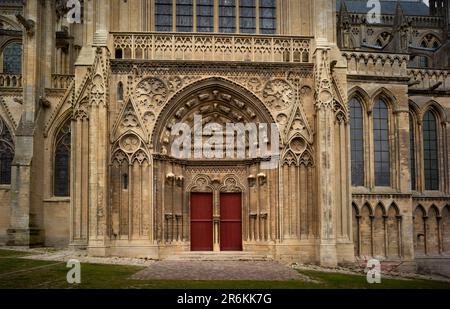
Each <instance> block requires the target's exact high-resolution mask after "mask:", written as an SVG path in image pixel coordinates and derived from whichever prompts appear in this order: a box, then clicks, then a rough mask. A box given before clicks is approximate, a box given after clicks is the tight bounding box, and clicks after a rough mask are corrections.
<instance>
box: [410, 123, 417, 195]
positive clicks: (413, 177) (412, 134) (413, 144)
mask: <svg viewBox="0 0 450 309" xmlns="http://www.w3.org/2000/svg"><path fill="white" fill-rule="evenodd" d="M415 136H416V135H415V126H414V118H413V116H412V115H411V114H409V168H410V171H411V190H416V140H415Z"/></svg>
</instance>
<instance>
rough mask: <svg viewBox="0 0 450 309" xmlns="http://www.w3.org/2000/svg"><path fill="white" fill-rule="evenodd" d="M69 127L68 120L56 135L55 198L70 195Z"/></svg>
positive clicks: (69, 122)
mask: <svg viewBox="0 0 450 309" xmlns="http://www.w3.org/2000/svg"><path fill="white" fill-rule="evenodd" d="M70 125H71V121H70V119H69V120H67V121H66V122H65V123H64V125H63V126H62V127H61V129H60V130H59V131H58V134H57V135H56V143H55V156H54V164H55V165H54V177H53V182H54V186H53V190H54V195H55V196H69V195H70V145H71V134H70Z"/></svg>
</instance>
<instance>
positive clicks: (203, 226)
mask: <svg viewBox="0 0 450 309" xmlns="http://www.w3.org/2000/svg"><path fill="white" fill-rule="evenodd" d="M191 250H192V251H212V250H213V196H212V194H211V193H191Z"/></svg>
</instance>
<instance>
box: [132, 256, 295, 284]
mask: <svg viewBox="0 0 450 309" xmlns="http://www.w3.org/2000/svg"><path fill="white" fill-rule="evenodd" d="M132 279H137V280H249V281H259V280H261V281H287V280H302V279H303V278H302V276H301V275H300V274H299V273H298V272H297V271H296V270H294V269H292V268H290V267H288V266H284V265H282V264H280V263H277V262H273V261H269V262H265V261H262V262H253V261H251V262H250V261H159V262H155V263H153V264H152V265H150V266H149V267H148V268H146V269H144V270H142V271H140V272H138V273H136V274H135V275H133V276H132Z"/></svg>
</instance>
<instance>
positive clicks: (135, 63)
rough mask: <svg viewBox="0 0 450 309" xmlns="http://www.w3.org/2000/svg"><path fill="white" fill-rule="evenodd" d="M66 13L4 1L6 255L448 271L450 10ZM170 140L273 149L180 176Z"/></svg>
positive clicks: (156, 6) (1, 181)
mask: <svg viewBox="0 0 450 309" xmlns="http://www.w3.org/2000/svg"><path fill="white" fill-rule="evenodd" d="M72 2H74V4H73V3H72ZM72 2H70V3H69V4H70V5H71V6H69V7H68V6H67V4H68V1H53V0H43V1H27V2H26V3H25V4H23V3H22V1H14V0H4V1H0V7H1V12H2V13H1V15H0V32H1V37H0V60H1V61H0V244H5V245H9V246H43V245H45V246H56V247H69V248H73V249H74V250H87V251H88V253H89V254H90V255H95V256H129V257H148V258H154V259H165V258H170V257H173V256H177V255H182V254H186V253H189V252H194V253H199V252H200V253H201V252H215V254H217V255H220V254H224V253H226V252H232V253H235V254H238V252H242V253H245V254H247V255H249V256H252V255H254V256H258V255H265V256H267V257H270V258H274V259H277V260H284V261H294V262H303V263H318V264H321V265H325V266H334V265H337V264H338V263H353V262H355V260H357V259H368V258H370V257H375V258H378V259H380V260H383V261H397V262H401V263H405V265H406V264H411V265H413V264H414V262H415V260H416V259H417V258H427V257H433V258H436V257H439V258H445V256H446V255H448V254H449V253H450V175H449V172H450V167H449V164H450V158H449V152H450V151H449V147H450V125H449V122H450V75H449V70H448V67H449V64H450V61H449V60H450V59H449V56H448V55H449V54H450V47H449V46H450V44H449V35H450V7H449V3H448V1H447V0H441V1H430V7H428V6H426V5H424V4H423V3H421V2H412V1H402V2H399V3H397V2H395V1H380V2H381V11H380V14H378V15H371V14H370V12H369V11H370V9H369V8H367V6H366V1H360V0H354V1H337V2H336V1H331V0H315V1H313V0H131V1H130V0H129V1H123V0H112V1H108V0H91V1H86V0H84V1H72ZM373 17H375V19H376V20H375V21H374V20H372V19H373ZM198 121H200V132H198V129H199V124H198ZM179 124H182V125H183V126H182V128H187V129H191V130H192V131H193V132H192V136H191V134H189V138H188V140H189V141H190V140H191V137H192V140H195V137H199V138H200V142H201V143H200V144H201V145H200V146H202V145H203V144H202V142H204V141H205V140H206V141H208V140H211V138H212V137H214V136H215V137H217V134H215V130H214V128H216V129H217V126H219V127H224V128H225V127H227V126H229V125H232V124H242V125H243V127H245V128H247V129H248V128H252V127H255V128H262V127H264V126H263V124H268V125H269V128H270V125H271V124H275V126H272V127H271V128H272V129H270V130H269V129H267V130H266V131H277V134H278V135H275V136H276V139H273V138H269V137H270V136H272V137H273V136H274V135H273V134H272V135H271V134H266V135H264V134H262V133H261V132H259V138H252V136H251V132H250V130H248V132H246V133H245V134H244V135H243V136H244V138H243V143H242V144H239V142H237V143H236V144H235V143H234V141H233V143H232V147H231V148H232V149H231V153H232V154H236V153H238V151H239V150H242V153H243V154H244V156H233V155H231V156H223V157H218V156H211V155H210V154H208V153H207V152H202V150H201V149H199V145H198V144H194V145H193V146H192V147H191V145H185V144H183V147H184V148H183V151H184V153H185V154H186V153H187V154H189V156H185V157H180V156H176V155H175V154H174V153H173V149H175V148H177V147H178V148H179V146H180V145H179V139H178V138H177V137H178V134H179V132H178V131H179V128H180V126H179ZM207 128H209V130H208V129H207ZM235 133H236V132H235V131H233V132H232V137H233V138H234V137H237V135H238V134H235ZM266 133H268V132H266ZM269 133H273V132H269ZM225 135H226V136H220V137H223V138H219V140H220V142H217V140H216V143H214V146H213V147H212V148H211V150H212V151H213V152H214V151H215V150H217V148H220V147H219V146H222V143H223V142H224V141H225V140H227V137H229V134H225ZM261 136H263V137H265V138H262V139H261V138H260V137H261ZM263 144H266V145H265V146H266V148H267V149H266V151H263V150H262V149H263V148H262V146H263ZM253 146H256V149H257V151H252V150H251V149H253ZM240 147H241V148H240ZM267 153H270V154H274V153H276V154H277V155H276V156H271V155H267ZM191 154H192V155H191ZM274 158H276V161H275V162H276V164H275V166H273V164H267V163H268V161H271V160H272V159H274Z"/></svg>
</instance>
